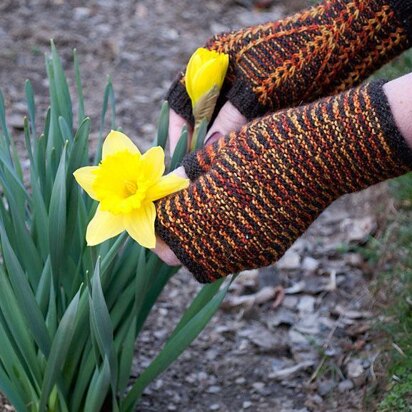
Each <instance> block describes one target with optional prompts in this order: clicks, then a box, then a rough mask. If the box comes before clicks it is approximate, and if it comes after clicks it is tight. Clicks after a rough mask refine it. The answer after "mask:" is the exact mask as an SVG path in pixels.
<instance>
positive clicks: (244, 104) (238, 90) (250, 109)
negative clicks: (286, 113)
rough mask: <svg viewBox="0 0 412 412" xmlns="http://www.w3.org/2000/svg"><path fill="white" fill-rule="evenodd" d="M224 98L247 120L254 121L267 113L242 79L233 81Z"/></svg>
mask: <svg viewBox="0 0 412 412" xmlns="http://www.w3.org/2000/svg"><path fill="white" fill-rule="evenodd" d="M226 97H227V99H228V100H229V101H230V102H231V103H232V104H233V106H235V107H236V109H238V110H239V112H240V113H242V114H243V116H245V117H246V118H247V119H248V120H252V119H255V118H256V117H259V116H262V115H264V114H265V113H266V112H267V110H266V109H265V108H264V107H263V106H262V105H261V104H260V103H259V101H258V98H257V96H256V94H255V93H254V92H253V90H252V89H251V87H250V85H249V84H248V82H247V81H245V80H243V79H237V80H236V81H235V83H234V84H233V86H232V88H231V89H230V90H229V92H228V94H227V95H226Z"/></svg>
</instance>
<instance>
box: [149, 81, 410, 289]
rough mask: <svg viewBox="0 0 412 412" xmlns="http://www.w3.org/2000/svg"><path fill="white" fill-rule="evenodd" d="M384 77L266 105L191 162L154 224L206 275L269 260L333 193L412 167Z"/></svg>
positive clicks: (198, 273)
mask: <svg viewBox="0 0 412 412" xmlns="http://www.w3.org/2000/svg"><path fill="white" fill-rule="evenodd" d="M382 86H383V82H381V81H379V82H373V83H370V84H367V85H364V86H362V87H360V88H356V89H351V90H349V91H347V92H345V93H342V94H340V95H337V96H332V97H328V98H325V99H322V100H319V101H317V102H315V103H312V104H309V105H306V106H302V107H298V108H294V109H288V110H284V111H281V112H277V113H275V114H271V115H268V116H266V117H263V118H261V119H258V120H255V121H254V122H252V123H250V124H248V125H247V126H245V127H244V128H243V129H242V130H241V131H240V132H236V133H235V132H234V133H232V134H230V135H229V136H227V137H225V138H223V139H221V140H220V141H219V142H216V143H215V144H214V145H211V146H209V147H207V148H205V149H203V150H201V151H198V152H196V153H194V154H191V155H189V156H188V157H187V158H186V159H185V161H184V166H185V169H186V171H187V173H188V175H189V176H190V177H191V179H195V181H194V183H192V184H191V185H190V187H189V188H188V189H186V190H183V191H181V192H179V193H177V194H175V195H172V196H170V197H168V198H166V199H162V200H161V201H159V202H158V203H157V220H156V231H157V233H158V234H159V235H160V236H161V238H163V240H164V241H165V242H166V243H167V244H168V245H169V246H170V247H171V249H172V250H173V251H174V252H175V254H176V255H177V257H178V258H179V259H180V260H181V262H182V263H183V264H184V265H185V266H187V267H188V268H189V270H190V271H191V272H193V274H194V275H195V276H196V278H197V279H198V280H199V281H200V282H210V281H213V280H215V279H217V278H219V277H221V276H224V275H227V274H229V273H235V272H238V271H241V270H244V269H250V268H256V267H262V266H266V265H269V264H270V263H272V262H274V261H276V260H278V259H279V258H280V257H281V256H282V255H283V254H284V252H285V251H286V250H287V249H288V248H289V247H290V245H291V244H292V243H293V242H294V241H295V240H296V239H297V238H298V237H299V236H300V235H301V234H302V233H303V232H304V231H305V230H306V229H307V227H308V226H309V225H310V224H311V223H312V222H313V220H314V219H315V218H316V217H317V216H318V215H319V214H320V212H322V211H323V210H324V209H325V208H326V207H327V206H328V205H329V204H330V203H331V202H332V201H333V200H335V199H337V198H338V197H340V196H341V195H343V194H344V193H350V192H355V191H358V190H361V189H364V188H366V187H368V186H371V185H373V184H375V183H378V182H380V181H383V180H386V179H388V178H392V177H395V176H399V175H402V174H404V173H406V172H407V171H409V170H411V169H412V150H411V149H409V147H408V146H407V144H406V143H405V141H404V139H403V137H402V136H401V134H400V132H399V131H398V129H397V128H396V125H395V123H394V120H393V117H392V114H391V111H390V108H389V103H388V101H387V98H386V95H385V94H384V92H383V89H382Z"/></svg>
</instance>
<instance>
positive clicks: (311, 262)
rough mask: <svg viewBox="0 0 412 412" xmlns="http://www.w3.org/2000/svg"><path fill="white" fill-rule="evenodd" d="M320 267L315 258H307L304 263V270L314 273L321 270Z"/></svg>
mask: <svg viewBox="0 0 412 412" xmlns="http://www.w3.org/2000/svg"><path fill="white" fill-rule="evenodd" d="M319 265H320V263H319V261H318V260H316V259H314V258H313V257H310V256H306V257H305V258H304V259H303V262H302V269H303V270H306V271H307V272H312V273H313V272H315V271H316V270H317V269H318V268H319Z"/></svg>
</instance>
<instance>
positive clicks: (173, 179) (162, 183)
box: [147, 173, 190, 201]
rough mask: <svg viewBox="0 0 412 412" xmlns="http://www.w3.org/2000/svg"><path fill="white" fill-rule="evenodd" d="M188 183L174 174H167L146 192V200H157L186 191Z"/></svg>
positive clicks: (187, 180)
mask: <svg viewBox="0 0 412 412" xmlns="http://www.w3.org/2000/svg"><path fill="white" fill-rule="evenodd" d="M189 182H190V181H189V179H184V178H183V177H180V176H177V175H176V174H174V173H169V174H168V175H166V176H163V177H162V178H161V179H160V180H159V182H158V183H156V184H155V185H153V186H152V187H150V188H149V189H148V190H147V200H152V201H155V200H159V199H161V198H162V197H165V196H167V195H170V194H171V193H175V192H178V191H179V190H183V189H186V188H187V187H188V186H189Z"/></svg>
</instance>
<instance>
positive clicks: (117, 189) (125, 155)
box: [74, 131, 189, 248]
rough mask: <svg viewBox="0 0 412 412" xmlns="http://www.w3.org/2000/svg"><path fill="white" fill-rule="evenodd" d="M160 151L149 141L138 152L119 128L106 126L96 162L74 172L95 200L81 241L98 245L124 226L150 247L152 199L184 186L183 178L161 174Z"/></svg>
mask: <svg viewBox="0 0 412 412" xmlns="http://www.w3.org/2000/svg"><path fill="white" fill-rule="evenodd" d="M164 157H165V155H164V152H163V149H162V148H161V147H159V146H158V147H153V148H151V149H149V150H148V151H147V152H146V153H144V154H141V153H140V151H139V149H138V148H137V147H136V146H135V144H134V143H133V142H132V141H131V140H130V139H129V138H128V137H127V136H126V135H125V134H123V133H120V132H116V131H111V132H110V133H109V135H108V136H107V138H106V140H105V141H104V144H103V153H102V161H101V163H100V164H99V165H98V166H86V167H82V168H80V169H78V170H76V171H75V172H74V177H75V179H76V180H77V182H78V183H79V185H80V186H81V187H82V188H83V189H84V190H85V191H86V192H87V194H88V195H89V196H90V197H91V198H93V199H95V200H97V201H98V202H100V203H99V206H98V208H97V211H96V214H95V215H94V217H93V219H92V220H91V222H90V223H89V225H88V227H87V232H86V241H87V244H88V245H89V246H94V245H97V244H99V243H101V242H104V241H105V240H107V239H110V238H112V237H114V236H117V235H118V234H120V233H121V232H123V231H125V230H126V231H127V233H128V234H129V235H130V236H131V237H132V238H133V239H134V240H135V241H136V242H138V243H139V244H141V245H142V246H144V247H147V248H154V247H155V244H156V236H155V229H154V223H155V219H156V209H155V206H154V203H153V202H154V201H156V200H158V199H160V198H162V197H165V196H167V195H169V194H171V193H174V192H177V191H179V190H182V189H184V188H186V187H187V186H188V185H189V180H188V179H183V178H181V177H179V176H177V175H175V174H168V175H166V176H163V173H164V171H165V166H164Z"/></svg>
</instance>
